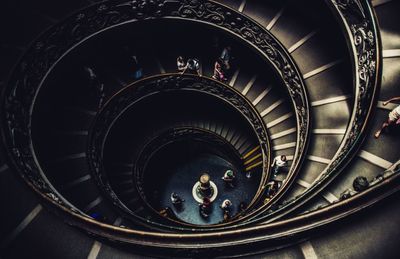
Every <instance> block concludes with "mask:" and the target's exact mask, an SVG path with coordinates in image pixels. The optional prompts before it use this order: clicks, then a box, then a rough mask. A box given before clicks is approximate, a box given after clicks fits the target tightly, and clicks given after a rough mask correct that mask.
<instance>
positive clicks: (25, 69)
mask: <svg viewBox="0 0 400 259" xmlns="http://www.w3.org/2000/svg"><path fill="white" fill-rule="evenodd" d="M148 19H185V20H192V21H195V22H201V23H203V24H204V25H205V26H213V27H216V28H219V29H223V30H224V31H225V32H227V33H230V34H231V35H233V36H236V37H237V39H238V40H241V41H242V42H244V43H245V44H247V45H249V46H251V47H253V48H254V49H255V50H256V51H257V52H258V53H259V54H260V55H261V56H262V57H263V58H264V59H265V60H266V61H268V62H269V63H270V64H271V66H272V67H273V68H274V69H275V71H276V72H277V73H278V74H279V75H280V76H281V78H282V80H283V83H284V84H285V85H286V87H287V89H288V92H289V94H290V96H291V98H292V102H293V105H294V106H295V107H296V109H295V110H296V118H297V121H298V131H297V134H298V138H297V147H296V154H295V156H294V160H293V166H292V169H291V172H290V173H289V175H290V176H292V177H289V178H290V179H294V176H295V175H296V173H297V172H298V170H299V166H300V164H301V161H302V159H303V154H304V151H305V148H306V144H307V138H308V137H307V136H308V128H309V111H308V102H307V96H306V93H305V88H304V83H303V82H302V79H301V76H300V73H299V72H298V70H297V68H296V66H295V64H294V62H293V61H292V59H291V58H290V56H289V55H288V53H287V52H286V51H285V49H284V48H283V47H282V45H281V44H280V43H279V42H278V41H277V40H276V39H275V38H274V37H273V36H272V34H271V33H269V32H268V31H266V30H265V29H264V28H262V26H260V25H259V24H257V23H255V22H254V21H252V20H251V19H249V18H247V17H244V16H243V15H241V14H240V13H237V12H235V11H233V10H231V9H229V8H227V7H224V6H222V5H220V4H217V3H214V2H212V1H197V0H182V1H174V0H164V1H161V0H158V1H146V0H140V1H112V2H104V3H101V4H96V5H93V6H91V7H89V8H87V9H85V10H82V11H81V12H79V13H78V14H76V15H74V16H72V17H70V18H68V19H66V20H65V21H63V22H62V23H60V24H58V25H57V26H55V27H54V28H51V29H50V30H49V31H47V32H46V33H44V34H43V35H41V36H40V37H39V38H38V40H36V42H35V43H34V44H33V45H32V47H31V48H29V49H28V51H27V53H26V54H25V55H24V57H23V58H22V60H21V62H20V63H19V64H18V65H17V67H16V69H15V71H14V72H13V74H12V76H11V79H10V82H9V83H8V85H7V86H6V88H5V91H4V95H3V98H2V105H1V106H2V108H3V109H2V120H3V121H4V122H5V123H3V127H2V135H3V139H4V140H5V145H6V146H7V150H9V151H10V152H9V156H10V159H11V161H12V165H13V167H14V168H15V169H16V170H17V171H18V172H20V173H21V175H22V176H23V177H24V179H25V180H26V181H27V182H28V183H29V184H31V185H32V187H34V189H35V190H36V191H37V192H39V193H44V194H46V195H47V196H48V197H50V198H51V199H53V200H54V202H56V203H58V204H59V205H60V206H64V207H66V208H68V209H71V210H77V209H76V208H75V207H74V206H72V205H71V204H69V203H68V201H67V200H65V199H64V198H63V197H62V196H61V195H60V194H59V193H58V192H57V191H56V190H55V188H54V187H53V186H52V185H51V183H50V182H49V181H48V180H47V179H46V175H45V174H44V172H43V170H42V169H41V167H40V165H39V163H38V161H37V158H36V155H35V150H34V147H33V145H32V141H31V123H32V122H31V115H32V111H33V107H34V106H35V100H36V96H37V95H38V93H39V91H40V88H41V86H42V85H43V83H44V82H45V81H46V79H47V76H48V75H49V74H50V73H51V71H52V70H53V69H54V68H55V67H56V66H57V64H58V63H59V62H60V60H62V59H63V57H64V56H66V55H68V53H69V52H71V51H72V50H73V49H75V48H77V47H79V45H80V44H81V43H83V42H84V41H86V40H88V39H90V38H91V37H93V36H94V35H96V34H98V33H100V32H102V31H105V30H108V29H112V28H114V27H116V26H119V25H124V24H127V23H134V22H137V21H142V20H148ZM290 182H291V181H290V180H288V181H286V183H287V185H289V183H290Z"/></svg>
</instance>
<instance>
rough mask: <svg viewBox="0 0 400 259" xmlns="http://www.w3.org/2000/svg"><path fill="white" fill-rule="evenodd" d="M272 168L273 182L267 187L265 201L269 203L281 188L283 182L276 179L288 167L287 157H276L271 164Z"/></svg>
mask: <svg viewBox="0 0 400 259" xmlns="http://www.w3.org/2000/svg"><path fill="white" fill-rule="evenodd" d="M271 167H272V180H271V181H269V182H268V183H267V184H266V185H265V186H264V188H265V197H266V198H265V200H264V203H267V202H269V201H270V200H271V198H272V197H273V196H275V194H276V193H277V192H278V190H279V189H280V188H281V186H282V183H283V182H284V180H283V181H279V180H277V179H276V177H277V175H278V174H280V173H281V172H282V171H283V170H284V169H285V168H286V167H287V157H286V156H285V155H280V156H276V157H275V158H274V160H273V161H272V164H271Z"/></svg>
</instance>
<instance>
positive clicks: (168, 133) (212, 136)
mask: <svg viewBox="0 0 400 259" xmlns="http://www.w3.org/2000/svg"><path fill="white" fill-rule="evenodd" d="M187 140H191V141H196V142H202V143H206V144H207V146H208V147H210V148H212V152H215V153H216V154H217V155H219V156H221V157H225V158H228V159H229V160H230V161H236V162H237V166H239V167H240V166H241V164H240V162H241V157H240V153H239V151H238V150H236V148H235V147H234V146H232V144H231V143H230V142H229V141H228V140H226V139H225V138H224V137H223V136H220V135H219V134H217V133H215V132H213V131H210V130H207V129H203V128H198V127H176V128H171V129H168V130H165V131H163V132H161V133H160V134H158V135H157V136H155V137H153V138H152V139H151V140H150V141H148V142H147V143H146V144H144V146H143V148H142V149H141V151H140V154H139V155H138V157H137V159H136V161H135V162H134V169H133V171H132V176H133V177H134V178H135V179H136V182H135V188H136V189H137V190H138V193H139V194H140V195H141V198H142V200H143V201H145V203H146V204H147V205H148V207H149V208H150V209H151V210H153V211H154V212H156V213H158V212H157V211H156V209H155V208H154V207H153V206H151V205H150V203H149V201H148V198H147V196H146V190H145V187H144V178H145V177H146V176H145V171H146V168H147V166H148V163H149V162H150V160H151V158H152V157H153V156H154V155H155V154H156V153H157V152H159V150H161V149H162V148H163V147H165V146H167V145H169V144H172V143H177V142H182V141H187ZM147 193H148V192H147ZM185 225H190V224H185ZM190 226H191V227H197V225H190Z"/></svg>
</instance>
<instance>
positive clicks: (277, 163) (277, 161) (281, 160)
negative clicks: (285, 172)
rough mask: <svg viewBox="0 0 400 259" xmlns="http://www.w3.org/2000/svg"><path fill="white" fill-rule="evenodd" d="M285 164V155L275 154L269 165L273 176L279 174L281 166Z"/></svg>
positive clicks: (283, 166)
mask: <svg viewBox="0 0 400 259" xmlns="http://www.w3.org/2000/svg"><path fill="white" fill-rule="evenodd" d="M286 166H287V158H286V156H285V155H281V156H277V157H275V158H274V161H273V162H272V165H271V167H272V168H273V176H272V177H273V178H275V177H276V176H277V174H279V173H280V172H281V171H282V169H283V168H285V167H286Z"/></svg>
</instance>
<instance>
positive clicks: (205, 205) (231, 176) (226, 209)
mask: <svg viewBox="0 0 400 259" xmlns="http://www.w3.org/2000/svg"><path fill="white" fill-rule="evenodd" d="M221 179H222V180H223V181H224V183H225V184H226V186H228V187H229V188H234V187H235V185H234V183H235V181H236V175H235V173H234V171H233V170H231V169H228V170H226V171H225V173H224V175H223V177H222V178H221ZM170 198H171V203H172V205H173V206H174V207H175V208H176V209H177V210H178V211H179V210H182V206H183V203H184V202H185V200H184V199H183V198H182V197H180V196H179V195H178V194H177V193H176V192H173V193H171V197H170ZM244 206H245V205H244V203H243V202H242V203H241V204H240V205H239V208H240V209H243V208H244ZM219 207H220V208H221V210H222V213H223V218H224V221H227V220H229V219H230V218H231V213H232V207H233V204H232V201H231V200H229V199H225V200H224V201H223V202H222V203H221V205H220V206H219ZM199 213H200V215H201V216H202V217H203V218H208V217H209V215H210V214H211V213H212V201H211V199H210V198H209V197H204V198H203V200H202V203H200V204H199Z"/></svg>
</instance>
